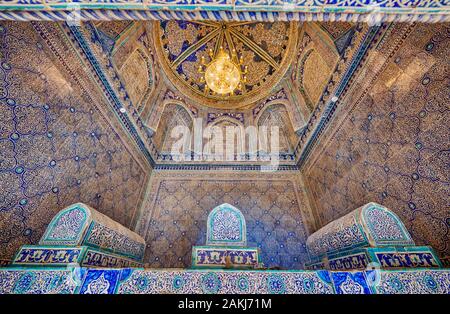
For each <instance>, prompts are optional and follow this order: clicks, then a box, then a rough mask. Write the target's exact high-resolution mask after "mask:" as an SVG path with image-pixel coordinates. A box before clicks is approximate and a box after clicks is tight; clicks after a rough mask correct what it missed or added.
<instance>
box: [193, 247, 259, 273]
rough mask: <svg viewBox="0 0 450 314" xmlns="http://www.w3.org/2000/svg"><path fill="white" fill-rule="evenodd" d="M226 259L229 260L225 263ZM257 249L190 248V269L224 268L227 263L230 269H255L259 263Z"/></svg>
mask: <svg viewBox="0 0 450 314" xmlns="http://www.w3.org/2000/svg"><path fill="white" fill-rule="evenodd" d="M227 257H228V258H229V260H228V261H227ZM258 257H259V252H258V249H257V248H239V247H217V246H194V247H192V267H193V268H199V267H210V268H213V267H216V268H224V267H226V266H227V263H229V264H230V267H231V265H232V268H240V267H242V268H255V267H257V266H258V262H259V259H258Z"/></svg>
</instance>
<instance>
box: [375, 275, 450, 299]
mask: <svg viewBox="0 0 450 314" xmlns="http://www.w3.org/2000/svg"><path fill="white" fill-rule="evenodd" d="M369 274H370V273H369ZM374 277H375V276H374ZM375 282H377V281H375ZM372 290H373V291H374V293H377V294H450V273H449V271H448V270H417V271H386V270H382V271H381V273H380V278H379V281H378V284H377V285H373V287H372Z"/></svg>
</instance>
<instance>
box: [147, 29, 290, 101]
mask: <svg viewBox="0 0 450 314" xmlns="http://www.w3.org/2000/svg"><path fill="white" fill-rule="evenodd" d="M153 30H154V34H153V35H154V42H155V46H156V53H157V56H158V59H159V60H161V66H162V68H163V70H164V71H165V73H166V74H167V76H168V78H169V79H170V81H171V82H172V83H173V84H174V85H175V87H176V88H177V89H178V90H179V91H180V92H182V93H183V94H184V95H186V96H187V97H189V98H190V99H192V100H193V101H195V102H196V103H198V104H202V105H206V106H208V107H213V108H222V109H235V108H245V107H250V106H251V104H253V103H255V102H256V101H258V100H260V99H261V98H263V97H266V96H267V95H268V94H269V93H270V92H271V91H272V90H273V88H274V86H275V85H276V84H277V83H278V82H279V81H280V79H281V78H282V77H283V76H284V74H285V73H286V70H287V69H288V67H289V65H290V63H291V59H292V57H293V56H294V51H295V48H296V44H297V38H298V36H297V33H298V23H296V22H291V23H285V22H275V23H256V22H209V21H208V22H187V21H174V20H171V21H162V22H154V24H153ZM221 46H222V47H223V48H224V49H225V50H226V51H228V52H230V51H232V50H233V49H235V50H236V52H237V55H238V56H242V58H243V65H244V66H245V65H246V66H248V73H247V74H246V77H247V81H246V83H245V87H244V88H243V91H237V92H236V94H235V95H232V96H229V95H228V96H225V95H219V94H215V95H214V94H213V93H212V92H211V91H208V92H205V91H204V87H205V86H204V84H205V83H202V80H201V76H202V74H201V73H199V72H198V67H199V65H200V64H201V63H200V60H201V58H202V57H204V58H205V61H206V63H209V62H210V61H211V58H210V56H209V53H208V52H209V50H210V49H212V50H213V51H217V50H218V49H219V47H221Z"/></svg>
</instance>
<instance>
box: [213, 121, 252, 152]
mask: <svg viewBox="0 0 450 314" xmlns="http://www.w3.org/2000/svg"><path fill="white" fill-rule="evenodd" d="M213 127H219V128H221V130H222V148H223V152H224V155H223V156H224V157H226V155H225V152H227V151H228V149H232V148H231V147H227V145H228V144H227V141H229V140H230V139H227V136H232V137H233V143H234V146H233V149H232V150H233V154H240V153H244V152H245V151H246V149H245V128H244V125H243V124H242V122H241V121H239V120H237V119H234V118H232V117H229V116H222V117H219V118H217V119H216V120H214V121H213V122H211V123H210V124H208V125H207V128H213ZM227 127H228V128H229V127H234V130H235V133H233V134H227ZM209 140H210V141H211V140H212V141H213V142H210V143H211V144H212V145H213V146H216V145H220V143H218V142H217V141H218V140H220V138H218V137H214V138H210V139H209Z"/></svg>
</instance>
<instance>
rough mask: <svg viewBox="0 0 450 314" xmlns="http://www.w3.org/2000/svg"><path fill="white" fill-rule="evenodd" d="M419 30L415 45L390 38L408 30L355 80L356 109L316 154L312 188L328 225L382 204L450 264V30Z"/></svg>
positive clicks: (349, 109) (412, 37)
mask: <svg viewBox="0 0 450 314" xmlns="http://www.w3.org/2000/svg"><path fill="white" fill-rule="evenodd" d="M411 28H412V31H411V33H410V34H409V36H408V37H407V38H406V36H405V38H403V39H402V38H398V39H396V40H395V41H393V40H390V38H395V36H398V34H399V33H398V32H399V29H400V27H399V28H393V29H392V30H390V33H389V34H388V35H387V36H386V37H385V38H384V39H383V42H382V43H381V44H380V45H379V46H378V47H377V48H376V50H375V51H374V52H373V56H375V57H374V58H373V60H372V61H370V59H369V65H368V67H370V69H372V70H373V71H365V72H364V73H365V75H367V76H369V78H370V79H369V78H364V77H360V78H359V79H357V80H354V81H353V82H354V87H353V88H352V89H351V90H350V91H349V93H350V94H349V96H348V97H349V98H350V99H351V101H350V102H348V104H350V103H352V104H353V105H345V106H344V107H343V109H342V111H341V112H340V116H341V118H339V119H338V120H336V122H335V123H333V124H331V125H330V126H329V127H328V129H327V131H326V133H325V134H324V138H323V139H321V143H320V144H318V146H316V148H315V149H314V150H313V151H312V152H311V155H310V156H311V157H310V160H309V162H308V164H307V165H306V167H305V170H304V173H305V181H306V183H307V185H308V186H309V188H310V191H311V198H312V199H314V203H315V207H316V209H317V214H318V217H319V219H320V223H321V225H322V226H323V225H325V224H327V223H328V222H330V221H332V220H335V219H337V218H339V217H342V216H343V215H345V214H346V213H348V212H350V211H351V210H352V209H353V208H357V207H359V206H361V205H362V204H364V203H367V202H369V201H375V202H377V203H380V204H382V205H384V206H386V207H388V208H390V209H391V210H392V211H393V212H394V213H396V214H397V215H398V216H399V217H400V219H401V220H402V221H403V223H404V224H405V226H406V228H407V230H408V231H409V232H410V234H411V236H412V238H413V240H414V241H415V243H416V244H418V245H431V246H432V247H433V249H435V250H436V251H437V252H438V254H439V255H440V257H445V256H449V255H450V239H449V234H450V233H449V226H450V216H449V210H448V195H449V193H450V185H449V182H450V177H449V173H450V172H449V163H448V158H449V155H448V151H449V147H450V146H449V143H450V141H449V137H448V127H446V126H448V125H449V124H450V122H449V118H450V110H449V104H450V98H449V97H450V94H449V93H448V85H449V82H450V81H449V76H448V73H449V66H448V55H449V47H450V45H449V37H448V32H449V25H448V24H436V25H433V26H431V25H425V24H417V25H415V26H414V27H413V26H411ZM388 51H389V52H390V51H392V53H391V54H390V55H386V56H384V57H382V55H383V54H384V53H386V52H388ZM384 58H386V59H384ZM385 60H386V61H385ZM370 75H372V76H373V80H372V78H371V77H370ZM366 82H367V83H366ZM364 84H367V85H364ZM366 86H367V87H366ZM363 87H364V88H363Z"/></svg>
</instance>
